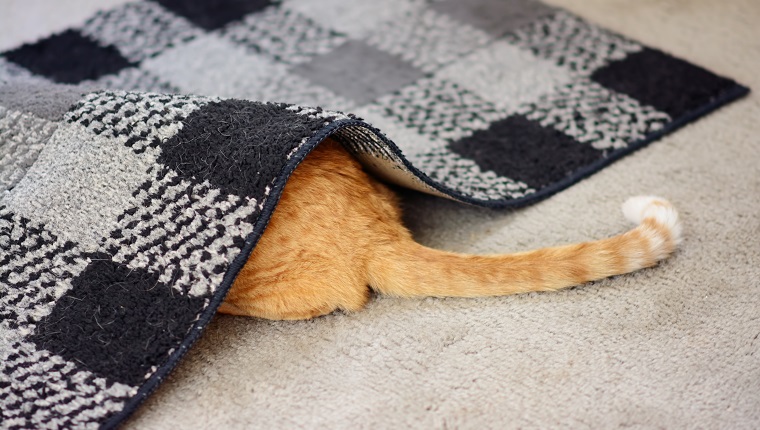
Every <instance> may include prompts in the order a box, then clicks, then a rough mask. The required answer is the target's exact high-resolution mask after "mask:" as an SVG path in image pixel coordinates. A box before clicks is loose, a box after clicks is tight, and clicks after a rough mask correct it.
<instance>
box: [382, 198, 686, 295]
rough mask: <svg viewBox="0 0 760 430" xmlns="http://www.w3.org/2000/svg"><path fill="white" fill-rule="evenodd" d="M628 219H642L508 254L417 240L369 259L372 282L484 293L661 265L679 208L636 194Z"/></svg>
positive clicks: (385, 287) (626, 209) (671, 246)
mask: <svg viewBox="0 0 760 430" xmlns="http://www.w3.org/2000/svg"><path fill="white" fill-rule="evenodd" d="M623 213H624V214H625V216H626V217H627V218H628V219H629V220H631V221H633V222H635V223H637V224H638V226H637V227H636V228H634V229H632V230H629V231H627V232H626V233H623V234H620V235H617V236H614V237H611V238H608V239H602V240H597V241H593V242H585V243H580V244H573V245H565V246H558V247H553V248H544V249H538V250H535V251H528V252H520V253H516V254H507V255H482V256H478V255H463V254H455V253H450V252H444V251H438V250H434V249H430V248H427V247H424V246H422V245H419V244H417V243H415V242H413V241H409V243H408V244H404V245H403V246H402V247H401V250H399V248H398V247H395V248H394V250H393V251H388V252H387V253H386V254H383V255H379V256H378V257H379V258H377V259H376V260H374V261H373V262H372V263H370V267H369V269H370V270H369V273H370V278H371V280H370V285H371V287H372V288H373V289H374V290H376V291H378V292H380V293H383V294H389V295H393V296H401V297H424V296H438V297H446V296H450V297H479V296H499V295H507V294H515V293H523V292H528V291H547V290H558V289H560V288H565V287H570V286H573V285H579V284H583V283H585V282H590V281H594V280H597V279H602V278H606V277H608V276H613V275H620V274H623V273H628V272H632V271H635V270H639V269H642V268H645V267H650V266H653V265H655V264H656V263H657V262H658V261H660V260H662V259H664V258H666V257H668V256H669V255H670V254H671V253H672V252H673V251H674V250H675V248H676V245H678V243H679V241H680V238H681V223H680V221H679V219H678V212H677V211H676V209H675V208H674V207H673V206H672V205H671V204H670V203H669V202H668V201H666V200H664V199H661V198H657V197H645V196H639V197H632V198H630V199H628V201H626V202H625V204H623Z"/></svg>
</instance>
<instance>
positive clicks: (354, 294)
mask: <svg viewBox="0 0 760 430" xmlns="http://www.w3.org/2000/svg"><path fill="white" fill-rule="evenodd" d="M288 278H289V279H278V280H277V281H276V282H275V281H274V280H273V279H268V280H263V281H259V282H255V283H251V284H247V283H246V282H245V280H246V279H250V277H249V278H242V279H240V280H239V281H237V282H235V284H234V285H233V287H232V289H231V290H230V292H229V294H228V295H227V297H226V298H225V301H224V303H222V305H221V306H220V307H219V312H221V313H226V314H232V315H244V316H251V317H258V318H265V319H271V320H302V319H309V318H314V317H317V316H321V315H327V314H329V313H332V312H334V311H336V310H344V311H349V312H351V311H358V310H361V309H362V308H363V307H364V306H365V305H366V303H367V301H368V300H369V298H370V289H369V287H368V286H367V285H366V283H362V282H358V281H357V280H355V279H348V277H341V278H339V279H336V278H334V277H329V276H320V275H319V274H315V275H313V276H305V275H304V273H303V272H302V273H299V276H298V277H288ZM240 281H242V282H240Z"/></svg>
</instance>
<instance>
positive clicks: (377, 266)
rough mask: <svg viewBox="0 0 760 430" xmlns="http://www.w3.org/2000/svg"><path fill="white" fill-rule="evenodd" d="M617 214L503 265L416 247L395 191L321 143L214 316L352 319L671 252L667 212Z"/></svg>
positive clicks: (640, 205) (636, 263)
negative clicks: (378, 299) (405, 300)
mask: <svg viewBox="0 0 760 430" xmlns="http://www.w3.org/2000/svg"><path fill="white" fill-rule="evenodd" d="M623 211H624V213H625V215H626V217H628V218H629V219H631V220H632V221H634V222H637V223H639V225H638V227H636V228H634V229H633V230H630V231H628V232H626V233H623V234H621V235H618V236H615V237H612V238H609V239H603V240H598V241H595V242H587V243H581V244H575V245H566V246H559V247H554V248H545V249H540V250H536V251H530V252H520V253H516V254H509V255H488V256H486V255H482V256H479V255H461V254H454V253H450V252H444V251H437V250H434V249H430V248H426V247H424V246H422V245H420V244H418V243H416V242H414V240H413V239H412V235H411V234H410V233H409V231H408V230H407V229H406V228H405V227H404V226H403V225H402V223H401V214H400V210H399V206H398V203H397V200H396V196H395V195H394V193H393V192H392V191H391V190H390V189H389V188H388V187H386V186H385V185H383V184H382V183H380V182H378V181H377V180H375V179H373V178H372V177H370V176H369V175H368V174H367V173H365V172H364V170H362V167H361V165H360V164H359V163H358V162H357V161H356V160H355V159H354V158H353V157H352V156H351V155H349V153H348V152H346V150H345V149H344V148H343V147H342V146H341V145H340V144H339V143H337V142H335V141H331V140H329V139H328V140H327V141H325V142H323V143H322V144H320V145H319V146H318V147H317V148H316V149H315V150H314V151H313V152H312V153H311V154H310V155H309V156H308V157H307V158H306V159H305V160H304V161H303V163H302V164H301V165H300V166H299V167H298V168H297V169H296V170H295V172H294V173H293V175H292V176H291V178H290V180H289V181H288V183H287V185H286V187H285V190H284V191H283V194H282V198H281V200H280V202H279V205H278V206H277V209H276V210H275V212H274V214H273V215H272V219H271V222H270V223H269V226H268V227H267V229H266V230H265V232H264V234H263V236H262V237H261V240H260V241H259V244H258V245H257V246H256V248H255V249H254V251H253V253H252V254H251V256H250V258H249V259H248V262H247V263H246V265H245V266H244V267H243V269H242V270H241V271H240V274H239V275H238V276H237V279H236V280H235V282H234V284H233V285H232V289H231V290H230V292H229V294H228V295H227V298H226V299H225V302H224V303H222V305H221V307H220V308H219V311H220V312H223V313H228V314H235V315H247V316H254V317H261V318H268V319H307V318H312V317H315V316H318V315H324V314H328V313H330V312H333V311H334V310H336V309H343V310H346V311H358V310H360V309H361V308H362V307H363V306H364V305H365V304H366V303H367V300H368V299H369V296H370V294H369V293H370V288H371V289H372V290H375V291H377V292H379V293H382V294H390V295H394V296H399V297H423V296H456V297H478V296H496V295H506V294H513V293H523V292H527V291H547V290H557V289H560V288H565V287H569V286H573V285H578V284H582V283H585V282H589V281H593V280H597V279H601V278H605V277H608V276H612V275H618V274H623V273H627V272H631V271H634V270H638V269H641V268H644V267H649V266H652V265H654V264H656V263H657V261H659V260H662V259H664V258H665V257H667V256H668V255H669V254H670V253H672V252H673V250H674V249H675V247H676V245H677V243H678V241H679V237H680V230H681V227H680V223H679V221H678V213H677V212H676V210H675V209H674V208H673V206H671V205H670V203H668V202H667V201H665V200H662V199H658V198H654V197H634V198H632V199H629V200H628V201H627V202H626V204H625V205H624V206H623Z"/></svg>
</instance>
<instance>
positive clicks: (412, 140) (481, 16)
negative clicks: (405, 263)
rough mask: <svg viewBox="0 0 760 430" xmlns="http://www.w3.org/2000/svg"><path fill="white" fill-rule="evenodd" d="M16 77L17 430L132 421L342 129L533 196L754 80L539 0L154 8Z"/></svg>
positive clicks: (13, 354) (12, 325)
mask: <svg viewBox="0 0 760 430" xmlns="http://www.w3.org/2000/svg"><path fill="white" fill-rule="evenodd" d="M333 3H334V4H333ZM0 82H2V85H0V191H1V192H2V195H1V196H0V262H1V263H0V419H1V420H2V421H1V424H0V425H1V426H2V427H4V428H60V427H64V428H67V427H75V426H81V427H105V428H111V427H114V426H116V425H118V424H119V423H121V422H122V421H123V420H124V419H125V418H126V417H127V416H129V414H131V413H132V412H133V411H134V410H135V409H136V408H137V407H138V406H139V404H140V403H141V402H142V401H143V400H144V398H145V397H146V396H148V395H149V394H150V393H151V392H152V391H153V390H154V389H155V388H156V387H157V386H158V384H159V383H160V382H161V380H162V379H163V378H165V377H166V375H167V374H168V372H169V371H170V370H171V369H172V368H173V367H174V366H175V365H176V364H177V361H178V360H179V359H180V358H181V357H182V355H183V354H184V353H185V352H186V351H187V349H188V348H189V347H190V346H191V345H192V343H193V342H194V341H195V340H196V339H197V338H198V336H199V335H200V333H201V332H202V330H203V328H204V327H205V325H206V324H207V323H208V321H209V320H210V318H211V317H212V316H213V315H214V313H215V311H216V308H217V306H218V305H219V303H220V302H221V301H222V300H223V297H224V294H225V293H226V291H227V289H228V288H229V286H230V285H231V283H232V281H233V279H234V277H235V275H236V274H237V272H238V270H239V269H240V267H241V266H242V265H243V264H244V262H245V260H246V258H247V256H248V255H249V254H250V252H251V251H252V250H253V248H254V246H255V244H256V241H257V240H258V238H259V237H260V235H261V233H262V231H263V229H264V228H265V226H266V222H267V220H268V219H269V217H270V215H271V213H272V211H273V210H274V207H275V205H276V202H277V200H278V197H279V195H280V193H281V191H282V188H283V186H284V184H285V182H286V181H287V177H288V176H289V174H290V172H292V171H293V169H295V167H296V166H297V164H298V163H299V162H300V161H301V160H302V159H303V158H304V157H305V156H306V154H308V152H309V151H310V150H311V149H312V148H313V147H314V146H316V145H317V144H319V142H321V141H322V140H323V139H324V138H326V137H327V136H332V137H333V138H335V139H337V140H338V141H340V142H342V143H343V144H344V145H345V146H346V147H347V148H348V149H349V150H350V151H351V152H352V153H353V154H354V155H355V156H356V157H357V158H359V159H360V160H361V161H362V162H363V163H364V164H365V165H366V166H367V168H368V169H370V170H371V171H373V172H374V173H375V174H377V175H379V176H381V177H383V178H385V179H386V180H389V181H392V182H395V183H397V184H401V185H404V186H407V187H411V188H414V189H418V190H421V191H425V192H429V193H432V194H436V195H440V196H444V197H448V198H452V199H456V200H460V201H464V202H469V203H474V204H479V205H483V206H490V207H507V206H517V205H523V204H527V203H530V202H532V201H535V200H536V199H539V198H543V197H546V196H548V195H550V194H551V193H554V192H556V191H558V190H561V189H563V188H565V187H567V186H569V185H571V184H572V183H574V182H577V181H578V180H580V179H581V178H583V177H584V176H587V175H589V174H591V173H593V172H594V171H596V170H598V169H600V168H602V167H604V166H606V165H608V164H609V163H610V162H612V161H613V160H615V159H617V158H619V157H621V156H623V155H625V154H627V153H629V152H631V151H633V150H635V149H637V148H639V147H641V146H643V145H645V144H646V143H648V142H651V141H652V140H654V139H656V138H657V137H659V136H661V135H663V134H664V133H667V132H669V131H672V130H674V129H675V128H677V127H679V126H681V125H683V124H685V123H687V122H689V121H691V120H693V119H695V118H698V117H699V116H701V115H704V114H706V113H708V112H709V111H711V110H713V109H715V108H717V107H719V106H721V105H722V104H725V103H727V102H729V101H731V100H734V99H736V98H738V97H741V96H742V95H744V94H746V93H747V91H748V90H747V89H746V88H744V87H742V86H741V85H738V84H737V83H735V82H734V81H732V80H730V79H727V78H723V77H720V76H717V75H715V74H713V73H711V72H709V71H706V70H704V69H702V68H699V67H697V66H694V65H692V64H689V63H687V62H685V61H682V60H679V59H677V58H674V57H672V56H670V55H668V54H665V53H663V52H661V51H658V50H656V49H652V48H648V47H644V46H642V45H640V44H638V43H636V42H634V41H631V40H629V39H627V38H625V37H623V36H620V35H617V34H614V33H611V32H609V31H606V30H603V29H600V28H598V27H596V26H594V25H592V24H589V23H587V22H585V21H584V20H582V19H580V18H578V17H576V16H573V15H571V14H569V13H567V12H565V11H562V10H558V9H555V8H552V7H549V6H546V5H544V4H542V3H538V2H534V1H529V0H511V1H502V0H472V1H467V2H464V1H453V0H443V1H423V0H411V1H410V0H387V1H383V2H376V1H371V0H357V1H352V2H349V3H345V2H337V1H335V0H329V1H326V2H313V1H310V0H291V1H284V2H282V3H275V2H271V1H265V0H259V1H233V0H223V1H221V0H220V1H213V2H211V1H209V2H200V1H174V0H160V1H144V2H132V3H126V4H124V5H122V6H119V7H117V8H115V9H113V10H109V11H104V12H100V13H98V14H96V15H95V16H93V17H92V18H91V19H89V20H87V21H86V22H85V23H83V24H82V25H81V26H79V27H77V28H72V29H69V30H66V31H64V32H61V33H58V34H54V35H50V36H49V37H46V38H43V39H41V40H39V41H37V42H34V43H31V44H26V45H22V46H19V47H18V48H16V49H12V50H9V51H6V52H4V53H2V54H0ZM188 94H198V95H197V96H196V95H188ZM246 100H262V101H274V102H284V103H267V102H253V101H246ZM317 105H320V106H324V107H325V109H321V108H309V107H304V106H317ZM327 109H329V110H327ZM341 112H352V114H345V113H341ZM370 124H371V125H370ZM381 131H382V132H381ZM389 138H390V139H393V140H392V141H391V140H390V139H389Z"/></svg>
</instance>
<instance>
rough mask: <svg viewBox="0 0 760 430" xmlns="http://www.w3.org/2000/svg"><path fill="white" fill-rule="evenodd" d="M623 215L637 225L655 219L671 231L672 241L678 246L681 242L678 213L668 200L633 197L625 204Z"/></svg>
mask: <svg viewBox="0 0 760 430" xmlns="http://www.w3.org/2000/svg"><path fill="white" fill-rule="evenodd" d="M623 214H624V215H625V217H626V218H628V219H629V220H631V221H632V222H634V223H636V224H641V223H642V222H643V221H644V220H645V219H647V218H653V219H654V220H655V221H657V223H658V224H660V225H662V226H663V227H666V228H667V229H668V230H669V231H670V235H671V237H670V239H671V240H672V241H673V243H675V244H678V243H679V242H680V241H681V221H680V219H679V217H678V211H677V210H676V208H675V207H673V205H672V204H670V202H668V201H667V200H665V199H663V198H660V197H655V196H636V197H631V198H629V199H628V200H626V201H625V203H623Z"/></svg>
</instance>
